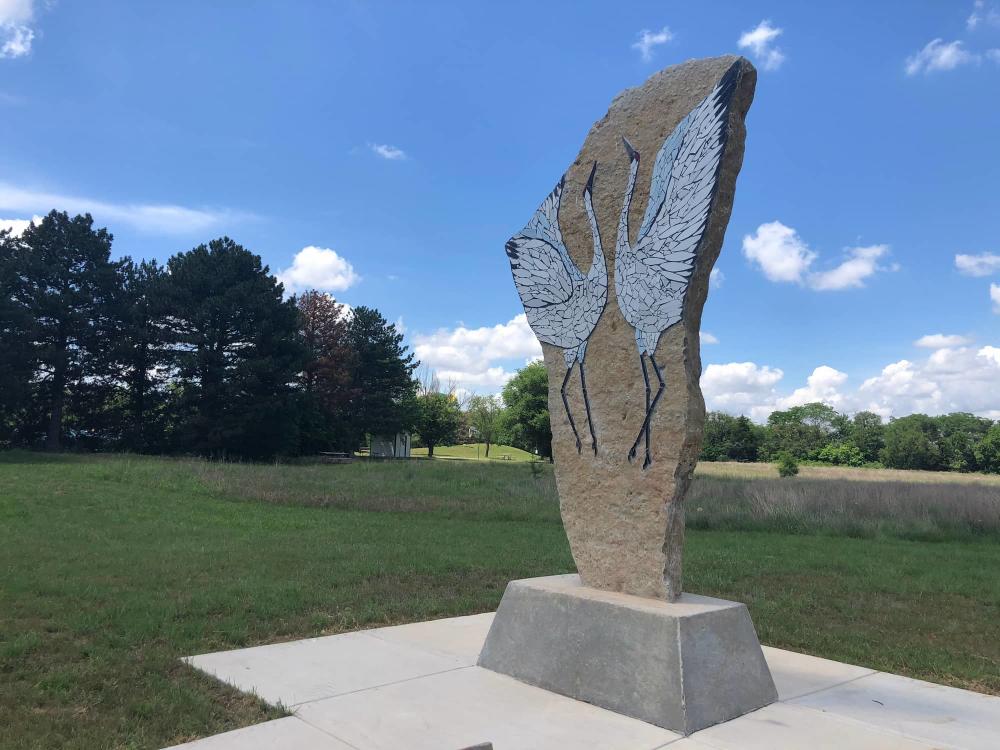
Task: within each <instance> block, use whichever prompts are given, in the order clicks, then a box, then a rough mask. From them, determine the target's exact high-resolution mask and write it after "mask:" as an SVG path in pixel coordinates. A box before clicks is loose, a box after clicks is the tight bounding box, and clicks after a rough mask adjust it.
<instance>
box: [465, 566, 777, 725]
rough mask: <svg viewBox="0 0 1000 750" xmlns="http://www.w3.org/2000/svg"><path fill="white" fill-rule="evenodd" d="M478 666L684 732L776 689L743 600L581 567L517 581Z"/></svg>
mask: <svg viewBox="0 0 1000 750" xmlns="http://www.w3.org/2000/svg"><path fill="white" fill-rule="evenodd" d="M479 666H481V667H485V668H486V669H491V670H493V671H494V672H500V673H501V674H506V675H509V676H511V677H514V678H516V679H518V680H521V681H522V682H526V683H528V684H530V685H536V686H538V687H541V688H545V689H546V690H551V691H552V692H554V693H560V694H561V695H566V696H569V697H570V698H576V699H577V700H581V701H586V702H587V703H592V704H594V705H596V706H601V707H602V708H607V709H610V710H611V711H615V712H617V713H620V714H625V715H626V716H631V717H634V718H636V719H641V720H643V721H647V722H650V723H651V724H656V725H657V726H660V727H664V728H665V729H670V730H673V731H675V732H680V733H682V734H690V733H691V732H696V731H698V730H699V729H704V728H705V727H709V726H712V725H713V724H718V723H719V722H723V721H728V720H729V719H734V718H736V717H737V716H742V715H743V714H745V713H749V712H750V711H755V710H756V709H758V708H761V707H763V706H766V705H768V704H769V703H773V702H774V701H776V700H777V699H778V693H777V691H776V690H775V688H774V681H773V680H772V679H771V672H770V671H769V670H768V667H767V663H766V662H765V661H764V654H763V652H762V651H761V648H760V643H759V642H758V640H757V633H756V631H755V630H754V627H753V623H752V622H750V613H749V612H748V611H747V608H746V606H745V605H743V604H739V603H737V602H728V601H725V600H723V599H712V598H710V597H707V596H697V595H695V594H683V595H682V596H681V597H680V599H678V600H677V601H676V602H670V603H668V602H664V601H659V600H657V599H645V598H642V597H638V596H630V595H628V594H618V593H615V592H611V591H602V590H600V589H594V588H590V587H587V586H584V585H583V584H582V583H581V582H580V577H579V576H577V575H564V576H550V577H546V578H529V579H526V580H522V581H511V582H510V583H509V584H508V585H507V590H506V591H505V592H504V595H503V600H502V601H501V602H500V608H499V609H498V610H497V614H496V618H495V619H494V620H493V625H492V627H491V628H490V632H489V635H488V636H487V637H486V643H485V644H484V646H483V650H482V652H481V653H480V655H479Z"/></svg>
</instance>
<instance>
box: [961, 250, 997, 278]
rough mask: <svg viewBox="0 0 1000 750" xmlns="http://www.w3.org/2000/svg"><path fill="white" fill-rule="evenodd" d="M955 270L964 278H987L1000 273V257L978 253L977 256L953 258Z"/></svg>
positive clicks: (962, 255)
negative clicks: (963, 275) (964, 276)
mask: <svg viewBox="0 0 1000 750" xmlns="http://www.w3.org/2000/svg"><path fill="white" fill-rule="evenodd" d="M955 268H957V269H958V271H959V273H963V274H965V275H966V276H989V275H991V274H994V273H997V272H998V271H1000V255H995V254H994V253H979V254H978V255H964V254H962V253H959V254H957V255H956V256H955Z"/></svg>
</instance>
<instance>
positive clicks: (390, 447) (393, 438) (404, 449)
mask: <svg viewBox="0 0 1000 750" xmlns="http://www.w3.org/2000/svg"><path fill="white" fill-rule="evenodd" d="M410 447H411V446H410V433H408V432H397V433H396V434H395V435H372V443H371V448H370V450H369V453H368V455H369V456H371V457H372V458H409V457H410Z"/></svg>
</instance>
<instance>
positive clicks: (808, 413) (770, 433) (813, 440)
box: [764, 402, 849, 459]
mask: <svg viewBox="0 0 1000 750" xmlns="http://www.w3.org/2000/svg"><path fill="white" fill-rule="evenodd" d="M848 425H849V422H848V419H847V417H846V416H844V415H843V414H840V413H839V412H837V410H836V409H834V408H833V407H832V406H827V405H826V404H821V403H819V402H816V403H811V404H803V405H802V406H793V407H792V408H791V409H788V410H786V411H775V412H772V413H771V416H769V417H768V419H767V432H766V434H765V437H764V455H765V457H769V458H771V459H774V458H777V456H778V454H780V453H782V452H787V453H790V454H792V455H793V456H794V457H795V458H798V459H814V458H816V457H817V456H818V454H819V452H820V450H822V449H823V446H824V445H826V444H827V443H829V442H831V441H839V440H843V439H845V438H846V437H847V435H848V432H849V426H848Z"/></svg>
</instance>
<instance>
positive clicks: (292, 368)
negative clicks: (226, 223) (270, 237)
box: [0, 211, 418, 459]
mask: <svg viewBox="0 0 1000 750" xmlns="http://www.w3.org/2000/svg"><path fill="white" fill-rule="evenodd" d="M112 239H113V238H112V235H111V234H110V233H108V231H107V230H106V229H103V228H95V227H94V225H93V220H92V218H91V217H90V216H89V215H83V216H75V217H72V218H71V217H70V216H69V215H68V214H66V213H63V212H57V211H52V212H51V213H49V214H48V215H47V216H46V217H45V218H44V219H43V220H42V221H41V222H40V223H38V224H32V225H30V226H29V227H28V228H27V229H25V230H24V232H23V233H22V234H21V235H19V236H15V235H14V234H13V233H12V232H10V231H6V232H0V445H3V446H7V447H28V448H43V447H44V448H46V449H49V450H60V449H63V448H73V449H84V450H102V449H103V450H129V451H137V452H146V453H182V454H197V455H203V456H209V457H215V458H219V457H234V458H236V457H238V458H251V459H260V458H270V457H274V456H281V455H298V454H308V453H315V452H316V451H319V450H345V451H347V450H354V449H355V448H357V447H359V446H360V445H362V444H363V442H364V440H365V435H367V434H372V433H376V434H384V433H389V434H391V433H394V432H396V431H398V430H401V429H405V428H407V427H408V426H409V425H410V424H411V423H412V422H413V421H414V414H415V412H416V409H417V398H418V397H417V390H416V383H415V381H414V378H413V372H414V370H415V369H416V367H417V365H418V363H417V362H416V361H415V360H414V357H413V355H412V354H411V353H409V352H408V351H407V348H406V347H405V346H404V345H403V343H402V341H403V337H402V334H400V333H399V332H398V331H397V330H396V328H395V326H394V325H393V324H391V323H389V322H388V321H386V319H385V318H384V317H383V316H382V315H381V314H380V313H379V312H378V310H375V309H373V308H368V307H357V308H354V309H352V310H350V311H348V310H347V309H346V308H345V307H344V306H343V305H339V304H337V303H336V302H335V300H333V298H331V297H329V296H328V295H326V294H323V293H321V292H316V291H310V292H306V293H304V294H302V295H299V296H293V297H290V298H287V299H286V298H285V295H284V289H283V287H282V285H281V284H280V283H279V282H278V281H277V280H276V279H275V277H274V276H273V275H272V274H271V273H270V270H269V269H268V267H267V266H266V265H263V264H262V262H261V259H260V257H259V256H257V255H255V254H254V253H252V252H250V251H249V250H247V249H246V248H244V247H242V246H241V245H239V244H238V243H236V242H234V241H233V240H232V239H229V238H228V237H222V238H220V239H215V240H212V241H211V242H209V243H207V244H202V245H198V246H197V247H195V248H193V249H191V250H188V251H185V252H179V253H177V254H175V255H174V256H172V257H171V258H170V259H169V260H168V261H167V262H166V264H164V265H160V264H158V263H157V262H156V261H152V260H142V261H137V260H134V259H132V258H130V257H123V258H121V259H119V260H112V259H111V244H112Z"/></svg>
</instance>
